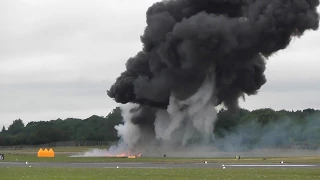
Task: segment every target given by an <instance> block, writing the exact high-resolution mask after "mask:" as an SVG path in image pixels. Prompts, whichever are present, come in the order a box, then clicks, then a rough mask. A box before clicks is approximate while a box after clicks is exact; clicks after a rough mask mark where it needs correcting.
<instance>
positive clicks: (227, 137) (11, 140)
mask: <svg viewBox="0 0 320 180" xmlns="http://www.w3.org/2000/svg"><path fill="white" fill-rule="evenodd" d="M122 123H123V122H122V116H121V109H120V108H119V107H117V108H115V109H114V110H113V111H112V112H110V113H109V114H108V115H107V116H105V117H101V116H96V115H93V116H91V117H89V118H87V119H75V118H68V119H65V120H62V119H57V120H51V121H37V122H29V123H28V124H27V125H25V124H24V123H23V120H21V119H17V120H14V121H13V123H12V124H11V125H10V126H9V127H8V128H6V127H3V128H2V130H1V132H0V146H9V145H10V146H11V145H37V144H46V143H51V142H58V141H117V140H119V137H118V136H117V131H116V130H115V128H114V126H115V125H119V124H122ZM213 133H214V134H215V137H216V139H217V140H218V141H219V140H220V142H227V143H231V144H232V143H238V144H240V145H242V146H243V145H245V146H247V147H253V146H263V145H266V146H273V147H293V146H299V147H302V148H303V147H305V148H312V149H316V148H320V111H319V110H314V109H305V110H302V111H301V110H298V111H287V110H281V111H275V110H272V109H269V108H267V109H258V110H253V111H249V110H246V109H240V110H239V111H238V112H237V113H233V114H230V113H229V112H228V111H225V110H221V111H219V113H218V119H217V121H216V124H215V128H214V132H213ZM219 144H223V143H219Z"/></svg>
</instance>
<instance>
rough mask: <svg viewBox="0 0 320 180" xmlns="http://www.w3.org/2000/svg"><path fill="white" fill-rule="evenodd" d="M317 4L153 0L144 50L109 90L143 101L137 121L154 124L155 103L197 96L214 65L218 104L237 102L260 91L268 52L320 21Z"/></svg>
mask: <svg viewBox="0 0 320 180" xmlns="http://www.w3.org/2000/svg"><path fill="white" fill-rule="evenodd" d="M318 5H319V1H318V0H171V1H170V0H169V1H162V2H158V3H155V4H153V5H152V6H151V7H150V8H149V9H148V11H147V13H146V16H147V27H146V28H145V31H144V34H143V35H142V36H141V41H142V43H143V50H142V51H140V52H138V53H137V55H136V56H134V57H132V58H130V59H129V60H128V61H127V63H126V71H124V72H123V73H122V74H121V75H120V77H118V78H117V80H116V82H115V84H114V85H113V86H112V87H111V88H110V90H109V91H108V95H109V96H110V97H111V98H114V99H115V101H116V102H118V103H122V104H126V103H129V102H131V103H135V104H139V105H140V110H139V111H141V112H143V113H141V115H140V118H139V117H134V118H133V119H132V123H133V124H135V125H139V126H141V128H142V129H149V130H151V131H152V129H153V128H154V127H153V123H154V119H155V109H167V107H168V105H169V100H170V97H171V96H174V97H176V98H177V99H179V100H185V99H187V98H189V97H191V96H192V95H193V94H194V93H195V92H196V91H197V90H198V89H199V87H200V86H201V85H202V83H203V82H204V81H205V79H206V77H207V75H208V73H209V72H214V74H215V94H214V96H215V97H216V98H217V99H218V101H217V103H216V105H219V104H222V103H223V104H224V105H225V106H226V107H227V108H228V109H230V110H232V109H237V107H238V99H239V97H244V96H245V95H254V94H256V93H257V92H258V90H259V89H260V88H261V86H262V85H264V84H265V83H266V77H265V75H264V72H265V65H266V62H265V61H266V59H267V58H268V57H270V56H271V55H272V54H273V53H275V52H277V51H279V50H282V49H285V48H286V47H287V46H288V45H289V43H290V41H291V39H292V38H293V37H300V36H302V35H303V34H304V32H305V31H306V30H317V29H318V26H319V15H318V12H317V7H318ZM145 108H148V109H145ZM142 115H143V117H142Z"/></svg>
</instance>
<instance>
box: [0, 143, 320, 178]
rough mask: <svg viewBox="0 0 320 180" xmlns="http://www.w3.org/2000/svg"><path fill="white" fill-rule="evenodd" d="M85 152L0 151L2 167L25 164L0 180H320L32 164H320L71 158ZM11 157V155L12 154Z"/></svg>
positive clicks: (288, 172) (273, 172)
mask: <svg viewBox="0 0 320 180" xmlns="http://www.w3.org/2000/svg"><path fill="white" fill-rule="evenodd" d="M88 150H89V149H86V148H54V151H55V152H56V156H55V157H54V158H38V157H37V156H36V152H37V149H33V150H30V149H29V150H13V151H0V153H2V154H5V160H4V161H0V163H19V162H20V163H26V162H28V164H25V166H24V167H1V168H0V176H1V178H0V179H26V180H28V179H32V180H36V179H44V178H47V179H117V180H118V179H139V180H140V179H154V180H156V179H237V180H242V179H250V180H251V179H320V168H316V167H314V168H313V167H310V168H299V167H297V168H295V167H294V168H279V167H273V168H270V167H266V168H255V167H247V168H229V167H227V168H226V169H223V168H222V167H221V166H220V165H219V166H217V168H205V167H204V168H122V167H119V168H116V167H114V168H94V167H92V168H59V167H58V168H57V167H50V168H49V167H33V166H29V164H30V165H31V164H32V163H39V162H46V163H120V164H121V163H159V164H168V165H169V164H187V163H199V164H200V163H204V162H205V161H207V163H208V164H210V163H216V164H280V161H284V163H286V164H320V156H304V157H266V159H264V157H254V158H251V157H241V159H239V160H238V159H235V158H214V157H213V158H171V157H166V158H164V157H159V158H154V157H140V158H135V159H129V158H115V157H70V155H71V154H77V153H78V152H84V151H88ZM9 153H10V154H9Z"/></svg>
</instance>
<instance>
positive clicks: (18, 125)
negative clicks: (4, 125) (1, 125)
mask: <svg viewBox="0 0 320 180" xmlns="http://www.w3.org/2000/svg"><path fill="white" fill-rule="evenodd" d="M23 129H24V123H23V121H22V120H21V119H17V120H14V121H13V122H12V124H11V125H10V126H9V127H8V133H9V134H11V135H16V134H17V133H19V132H22V131H23Z"/></svg>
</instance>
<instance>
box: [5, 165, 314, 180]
mask: <svg viewBox="0 0 320 180" xmlns="http://www.w3.org/2000/svg"><path fill="white" fill-rule="evenodd" d="M0 174H1V179H3V180H9V179H24V180H29V179H30V180H37V179H39V180H43V179H69V180H72V179H74V180H78V179H95V180H99V179H103V180H105V179H110V180H111V179H117V180H121V179H125V180H127V179H130V180H135V179H137V180H140V179H152V180H160V179H165V180H177V179H181V180H182V179H183V180H187V179H201V180H206V179H210V180H212V179H237V180H247V179H248V180H251V179H281V180H286V179H288V180H301V179H310V180H312V179H319V178H320V171H319V169H311V168H307V169H303V168H302V169H291V168H290V169H259V168H258V169H220V168H219V169H206V168H204V169H136V168H119V169H116V168H114V169H113V168H112V169H110V168H109V169H107V168H105V169H103V168H100V169H95V168H33V167H31V168H28V167H26V168H0Z"/></svg>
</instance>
